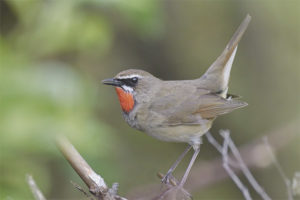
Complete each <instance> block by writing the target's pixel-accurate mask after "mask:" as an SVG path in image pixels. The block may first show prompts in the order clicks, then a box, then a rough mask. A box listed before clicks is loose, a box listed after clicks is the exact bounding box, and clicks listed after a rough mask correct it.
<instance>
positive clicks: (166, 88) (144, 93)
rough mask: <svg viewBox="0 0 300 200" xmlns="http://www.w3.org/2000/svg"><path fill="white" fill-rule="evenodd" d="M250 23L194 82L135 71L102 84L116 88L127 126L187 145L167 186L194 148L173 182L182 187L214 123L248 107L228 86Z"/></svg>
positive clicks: (242, 26)
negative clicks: (185, 157) (184, 158)
mask: <svg viewBox="0 0 300 200" xmlns="http://www.w3.org/2000/svg"><path fill="white" fill-rule="evenodd" d="M250 21H251V16H250V15H249V14H248V15H247V16H246V17H245V19H244V20H243V22H242V23H241V24H240V26H239V27H238V29H237V30H236V32H235V33H234V35H233V36H232V38H231V39H230V41H229V42H228V44H227V45H226V47H225V49H224V50H223V52H222V53H221V55H220V56H219V57H218V58H217V59H216V60H215V61H214V62H213V63H212V65H211V66H210V67H209V68H208V69H207V71H206V72H205V73H204V74H203V75H202V76H200V77H199V78H197V79H192V80H162V79H159V78H157V77H155V76H154V75H152V74H150V73H149V72H146V71H143V70H140V69H127V70H125V71H121V72H120V73H118V74H117V75H116V76H115V77H114V78H110V79H105V80H103V81H102V83H103V84H106V85H111V86H114V87H115V90H116V93H117V96H118V99H119V103H120V105H121V108H122V114H123V117H124V119H125V121H126V122H127V123H128V124H129V126H131V127H132V128H135V129H138V130H140V131H142V132H145V133H146V134H148V135H150V136H152V137H154V138H157V139H158V140H162V141H166V142H183V143H188V147H187V148H186V149H185V150H184V152H183V153H182V154H181V155H180V156H179V158H178V159H177V160H176V161H175V163H174V164H173V165H172V166H171V168H170V169H169V170H168V172H167V173H166V175H165V176H164V177H163V178H162V182H163V183H166V184H168V183H169V181H170V179H171V178H172V177H173V176H172V173H173V172H174V170H175V168H176V167H177V165H178V164H179V163H180V161H181V160H182V159H183V157H184V156H185V155H186V154H187V153H188V152H189V150H190V149H192V148H193V150H194V153H193V156H192V158H191V160H190V163H189V165H188V167H187V169H186V171H185V173H184V175H183V177H182V179H181V181H180V182H179V184H178V185H179V187H183V185H184V184H185V182H186V180H187V177H188V175H189V172H190V170H191V168H192V166H193V164H194V162H195V160H196V158H197V155H198V154H199V152H200V146H201V144H202V136H203V135H204V134H205V133H207V132H208V131H209V129H210V128H211V127H212V124H213V121H214V120H215V119H216V118H217V117H218V116H220V115H224V114H227V113H230V112H232V111H233V110H235V109H238V108H242V107H245V106H247V105H248V104H247V103H246V102H244V101H241V100H240V99H239V98H238V97H239V96H237V95H231V94H229V93H228V83H229V77H230V71H231V67H232V64H233V60H234V58H235V54H236V51H237V46H238V43H239V41H240V40H241V38H242V36H243V34H244V32H245V31H246V29H247V27H248V24H249V22H250Z"/></svg>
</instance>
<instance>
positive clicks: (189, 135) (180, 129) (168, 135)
mask: <svg viewBox="0 0 300 200" xmlns="http://www.w3.org/2000/svg"><path fill="white" fill-rule="evenodd" d="M211 124H212V122H210V121H207V123H205V124H203V125H189V126H185V125H178V126H168V127H156V128H153V127H152V128H150V129H147V130H145V132H146V133H147V134H148V135H150V136H152V137H154V138H157V139H158V140H162V141H167V142H185V143H189V144H190V145H192V146H199V144H200V143H201V136H202V135H204V134H205V133H206V132H207V131H208V130H209V129H210V128H211Z"/></svg>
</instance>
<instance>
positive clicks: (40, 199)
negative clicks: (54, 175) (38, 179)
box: [26, 174, 46, 200]
mask: <svg viewBox="0 0 300 200" xmlns="http://www.w3.org/2000/svg"><path fill="white" fill-rule="evenodd" d="M26 179H27V183H28V185H29V187H30V189H31V192H32V194H33V196H34V198H35V199H36V200H46V198H45V197H44V195H43V193H42V192H41V190H40V189H39V187H38V186H37V185H36V183H35V181H34V179H33V178H32V176H31V175H29V174H27V175H26Z"/></svg>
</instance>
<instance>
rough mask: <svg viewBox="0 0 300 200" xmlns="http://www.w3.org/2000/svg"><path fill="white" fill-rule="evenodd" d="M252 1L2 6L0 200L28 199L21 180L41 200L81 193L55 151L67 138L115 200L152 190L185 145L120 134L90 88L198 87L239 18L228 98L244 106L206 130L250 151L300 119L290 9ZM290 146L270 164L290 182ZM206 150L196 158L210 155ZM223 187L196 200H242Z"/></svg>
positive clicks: (103, 100)
mask: <svg viewBox="0 0 300 200" xmlns="http://www.w3.org/2000/svg"><path fill="white" fill-rule="evenodd" d="M257 4H258V2H257V1H246V2H238V1H228V2H225V1H213V2H210V1H186V2H181V1H158V0H143V1H141V0H128V1H123V0H112V1H109V0H74V1H71V0H64V1H58V0H52V1H42V0H1V1H0V9H1V13H0V16H1V18H0V25H1V29H0V33H1V35H0V56H1V57H0V148H1V151H0V173H1V174H0V190H1V191H0V199H30V198H31V194H30V191H29V189H28V186H27V185H26V182H25V174H26V173H31V174H32V175H33V177H34V178H35V179H36V181H37V183H38V184H39V185H40V187H41V188H42V190H43V191H44V193H45V195H46V196H47V197H49V198H50V199H51V198H52V199H54V198H55V199H58V198H72V197H73V198H75V197H76V196H79V195H78V193H77V192H76V191H74V189H73V188H72V186H71V185H70V183H69V181H70V180H75V181H77V182H79V183H81V182H80V180H79V178H78V177H77V175H76V174H75V173H74V172H73V170H72V169H71V168H70V166H69V165H68V164H67V162H66V161H65V160H64V159H63V158H62V156H61V155H60V153H59V152H58V150H57V149H56V147H55V143H54V139H55V137H56V136H57V135H58V134H64V135H67V137H69V138H70V140H71V142H72V143H73V144H74V145H75V147H76V148H78V150H79V152H81V153H82V155H83V156H84V157H85V158H86V159H87V161H88V162H89V163H90V164H91V166H92V167H93V168H94V169H95V170H96V171H97V172H99V173H100V174H102V175H103V177H104V178H105V180H106V181H107V182H108V183H109V184H111V183H112V182H113V181H118V182H120V186H121V193H125V194H126V192H128V191H130V190H131V189H132V188H134V187H136V186H137V185H140V184H144V183H149V182H154V181H156V182H157V181H158V179H156V178H155V173H156V172H157V171H166V169H167V168H168V167H169V166H170V165H171V163H172V162H173V161H174V160H175V159H176V157H177V156H178V155H179V154H180V151H182V149H183V145H178V144H166V143H163V142H158V141H156V140H155V139H152V138H150V137H148V136H146V135H145V134H141V133H139V132H138V131H135V130H132V129H131V128H129V127H128V126H127V125H126V124H125V123H124V122H123V120H122V118H121V115H120V109H119V107H118V106H117V104H118V103H117V99H116V98H115V95H114V94H113V93H114V91H113V90H112V89H111V88H106V87H102V86H100V80H101V79H103V78H108V77H110V76H114V74H115V73H117V72H118V71H120V70H124V69H127V68H128V67H132V66H133V67H137V68H142V69H145V70H148V71H150V72H151V73H153V74H155V75H157V76H159V77H162V78H166V79H191V78H196V77H198V76H200V75H201V73H203V72H204V71H205V69H206V68H207V67H208V66H209V65H210V64H211V63H212V62H213V60H214V59H215V58H216V57H217V56H218V55H219V53H220V52H221V50H222V49H223V48H224V46H225V44H226V42H227V41H228V39H229V38H230V36H231V34H232V33H233V32H234V31H235V29H236V27H237V26H238V24H239V23H240V22H241V21H242V19H243V18H244V16H245V15H246V13H250V14H251V15H252V17H253V20H252V22H251V25H250V27H249V29H248V30H247V33H246V34H245V37H244V38H243V39H242V42H241V45H240V47H239V52H238V54H237V58H236V61H235V63H234V67H233V71H232V76H231V77H232V78H231V88H230V90H231V91H232V92H233V93H237V94H241V95H242V96H244V100H246V101H247V102H248V103H249V105H250V106H249V107H248V108H246V109H244V110H240V111H236V112H234V113H232V114H230V115H228V116H227V117H222V118H220V119H219V120H217V122H216V123H215V126H214V128H213V132H216V131H217V130H218V129H219V128H229V129H231V130H232V134H233V137H234V138H235V140H236V141H237V143H248V142H249V140H250V139H253V138H255V137H258V136H259V135H260V134H261V133H263V132H264V131H268V130H273V129H276V127H279V126H282V125H285V124H286V123H288V122H289V121H292V120H294V119H296V118H299V116H300V106H299V102H300V94H299V92H298V90H299V85H300V80H299V79H300V77H299V74H300V68H299V65H300V61H299V55H300V39H299V35H300V25H299V19H300V4H299V2H298V1H292V0H290V1H272V2H271V1H262V2H260V3H259V5H257ZM132 132H133V133H132ZM298 143H299V138H297V140H295V142H294V143H293V144H291V145H290V146H289V147H287V149H286V150H285V151H283V152H282V153H281V154H280V155H279V160H280V161H282V162H283V163H284V164H283V168H284V169H285V170H286V171H287V173H288V174H290V175H292V174H293V172H294V171H296V170H297V169H298V170H299V168H300V163H299V159H298V158H299V156H300V155H299V147H298ZM178 146H181V147H182V148H178ZM154 147H155V148H154ZM205 148H206V149H207V150H204V151H203V153H202V154H201V155H200V158H202V159H211V158H212V157H211V156H216V155H217V154H216V153H212V151H213V149H212V148H211V147H208V145H207V146H205ZM162 151H163V152H164V153H161V152H162ZM287 155H288V156H287ZM166 158H168V159H166ZM295 158H297V159H295ZM158 163H159V164H158ZM199 163H200V162H199ZM183 168H184V166H182V167H181V166H180V168H179V170H178V171H180V169H181V170H182V169H183ZM265 170H270V169H265ZM274 173H276V172H274ZM274 173H273V174H271V173H266V174H265V173H264V172H262V171H260V172H257V174H259V175H260V176H259V177H260V179H259V180H258V181H260V180H265V181H264V182H263V183H264V186H265V188H267V190H268V191H269V192H270V193H271V196H272V195H273V196H278V197H279V198H282V197H283V196H282V195H283V194H284V188H283V187H282V186H283V184H281V183H280V179H277V182H278V183H275V182H274V180H273V179H274ZM129 174H130V175H129ZM175 175H177V174H175ZM129 176H134V178H129ZM228 182H229V181H227V182H224V183H220V184H218V185H216V186H212V187H211V188H210V189H208V190H205V191H203V192H201V193H200V194H199V195H198V196H197V194H196V199H197V198H204V199H205V198H218V199H220V197H228V198H231V197H236V198H240V197H241V196H240V193H239V191H238V190H237V189H236V188H234V187H235V186H234V185H233V184H232V185H230V184H228ZM230 183H231V182H230ZM225 186H226V187H225ZM212 191H214V192H212ZM215 191H218V192H217V193H216V192H215Z"/></svg>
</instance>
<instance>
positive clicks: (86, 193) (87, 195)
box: [71, 181, 91, 197]
mask: <svg viewBox="0 0 300 200" xmlns="http://www.w3.org/2000/svg"><path fill="white" fill-rule="evenodd" d="M71 184H72V185H73V186H74V187H75V188H76V189H77V190H79V191H80V192H82V193H83V194H84V196H86V197H91V195H90V194H89V193H88V192H86V191H85V190H84V189H83V188H82V187H81V186H80V185H78V184H77V183H75V182H73V181H71Z"/></svg>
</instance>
